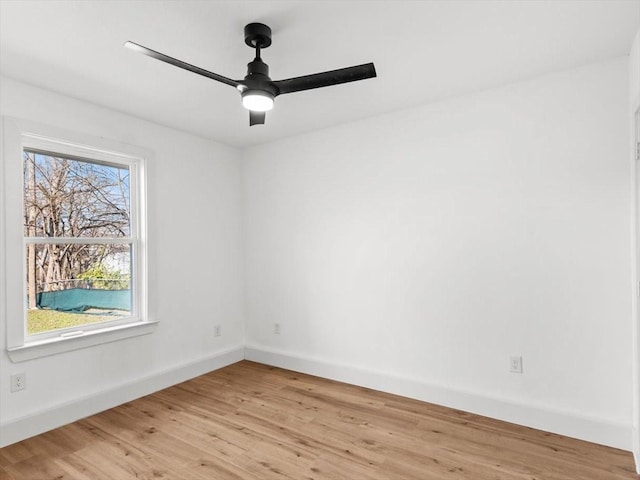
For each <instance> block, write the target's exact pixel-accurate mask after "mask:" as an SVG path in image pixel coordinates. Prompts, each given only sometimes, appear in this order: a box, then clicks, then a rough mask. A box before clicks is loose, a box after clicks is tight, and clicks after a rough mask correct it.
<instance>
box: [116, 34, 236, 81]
mask: <svg viewBox="0 0 640 480" xmlns="http://www.w3.org/2000/svg"><path fill="white" fill-rule="evenodd" d="M124 46H125V47H126V48H128V49H130V50H133V51H134V52H138V53H142V54H143V55H147V56H149V57H151V58H155V59H156V60H160V61H161V62H165V63H168V64H169V65H173V66H174V67H178V68H182V69H184V70H189V71H190V72H193V73H197V74H198V75H202V76H203V77H207V78H211V79H212V80H217V81H218V82H222V83H226V84H227V85H231V86H232V87H238V85H240V82H238V81H236V80H232V79H231V78H227V77H223V76H222V75H218V74H217V73H213V72H210V71H208V70H205V69H203V68H200V67H196V66H194V65H191V64H189V63H186V62H183V61H182V60H178V59H177V58H173V57H170V56H168V55H165V54H164V53H160V52H156V51H155V50H151V49H150V48H147V47H143V46H142V45H138V44H137V43H133V42H125V44H124Z"/></svg>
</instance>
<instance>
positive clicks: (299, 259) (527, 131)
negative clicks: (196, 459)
mask: <svg viewBox="0 0 640 480" xmlns="http://www.w3.org/2000/svg"><path fill="white" fill-rule="evenodd" d="M627 82H628V72H627V59H626V58H624V59H617V60H615V61H610V62H607V63H604V64H598V65H594V66H589V67H585V68H581V69H576V70H571V71H566V72H561V73H557V74H553V75H547V76H544V77H540V78H536V79H534V80H531V81H527V82H522V83H518V84H514V85H510V86H506V87H503V88H499V89H494V90H491V91H486V92H482V93H478V94H474V95H468V96H465V97H462V98H457V99H454V100H450V101H444V102H442V103H438V104H433V105H427V106H422V107H418V108H415V109H412V110H406V111H401V112H396V113H391V114H388V115H385V116H381V117H376V118H372V119H369V120H365V121H360V122H357V123H352V124H347V125H343V126H339V127H335V128H331V129H327V130H324V131H320V132H316V133H313V134H308V135H305V136H300V137H295V138H290V139H286V140H282V141H279V142H275V143H270V144H266V145H261V146H258V147H255V148H252V149H249V150H247V151H246V152H244V155H243V167H244V173H243V181H244V203H245V246H246V252H245V259H246V285H247V293H246V296H247V313H246V315H247V319H246V322H247V323H246V329H247V331H246V335H247V344H248V347H247V356H248V357H249V358H253V359H257V360H261V361H266V362H269V363H273V364H277V365H281V366H285V367H290V368H296V369H300V370H305V371H309V372H312V373H316V374H320V375H325V376H330V377H333V378H338V379H343V380H348V381H351V382H353V383H360V384H363V385H368V386H372V387H375V388H381V389H386V390H389V391H395V392H397V393H403V394H407V395H410V396H415V397H418V398H423V399H425V400H430V401H435V402H437V403H443V404H447V405H452V406H456V407H458V408H463V409H466V410H469V411H475V412H478V413H483V414H488V415H491V416H494V417H498V418H505V419H507V420H511V421H516V422H518V423H522V424H526V425H531V426H535V427H539V428H543V429H546V430H551V431H557V432H560V433H564V434H567V435H572V436H577V437H580V438H585V439H588V440H592V441H596V442H600V443H604V444H608V445H614V446H618V447H621V448H626V449H630V448H631V429H630V425H631V416H632V413H631V411H632V400H631V395H630V392H631V378H632V371H631V370H632V366H631V365H632V363H631V362H632V348H631V326H630V322H629V319H630V316H631V306H630V301H629V291H630V279H631V255H630V249H629V238H630V234H631V232H630V222H629V218H630V214H631V212H630V204H631V201H630V197H631V188H630V181H629V164H628V145H629V128H628V97H627V95H628V91H629V90H628V83H627ZM275 322H277V323H279V324H280V325H281V334H279V335H275V334H273V324H274V323H275ZM511 355H522V356H523V359H524V374H522V375H517V374H511V373H509V371H508V366H509V357H510V356H511Z"/></svg>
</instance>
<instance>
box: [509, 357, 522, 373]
mask: <svg viewBox="0 0 640 480" xmlns="http://www.w3.org/2000/svg"><path fill="white" fill-rule="evenodd" d="M509 371H510V372H511V373H522V357H509Z"/></svg>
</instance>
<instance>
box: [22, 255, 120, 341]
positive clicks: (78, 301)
mask: <svg viewBox="0 0 640 480" xmlns="http://www.w3.org/2000/svg"><path fill="white" fill-rule="evenodd" d="M131 257H132V255H131V245H128V244H124V245H123V244H107V245H96V244H91V245H81V244H74V243H71V244H69V243H67V244H51V243H47V244H33V243H30V244H28V245H27V259H26V261H27V299H26V302H27V333H28V334H29V335H33V334H36V333H42V332H47V331H52V330H58V329H62V328H69V327H76V326H79V325H85V324H90V323H96V322H107V321H112V320H119V319H121V318H123V317H129V316H131V314H132V312H131V305H132V303H131V299H132V292H131Z"/></svg>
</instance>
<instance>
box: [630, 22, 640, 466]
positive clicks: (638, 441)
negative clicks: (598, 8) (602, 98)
mask: <svg viewBox="0 0 640 480" xmlns="http://www.w3.org/2000/svg"><path fill="white" fill-rule="evenodd" d="M636 112H640V30H638V32H637V33H636V37H635V40H634V41H633V45H632V46H631V51H630V53H629V119H630V122H629V123H630V127H631V128H630V130H631V132H630V137H631V138H630V140H631V142H630V145H631V152H630V156H631V172H632V173H631V184H632V188H633V189H634V196H633V198H632V205H631V208H632V210H633V221H632V226H633V227H634V231H633V232H632V234H633V237H632V241H631V244H632V256H633V257H634V260H635V261H634V262H633V265H635V272H634V273H635V275H634V284H635V285H640V283H638V282H639V280H640V258H639V256H638V246H640V237H639V236H638V233H637V232H638V231H640V222H638V214H639V212H638V209H637V207H638V200H637V199H638V198H639V195H640V192H638V188H637V185H638V183H637V181H636V178H640V177H639V175H640V171H638V164H637V162H636V158H635V157H636V152H635V149H636V146H635V143H636V141H637V140H638V139H640V134H637V133H636V131H637V130H636V129H638V128H640V125H636ZM638 119H639V120H638V121H640V117H638ZM633 290H634V293H635V288H634V289H633ZM632 306H633V316H632V321H633V339H634V349H633V350H634V356H633V365H634V371H633V398H634V403H633V454H634V456H635V459H636V469H637V471H638V473H640V325H639V321H640V316H639V314H638V296H637V295H635V294H634V295H633V303H632Z"/></svg>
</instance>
